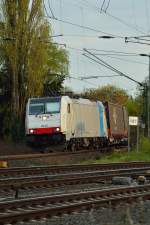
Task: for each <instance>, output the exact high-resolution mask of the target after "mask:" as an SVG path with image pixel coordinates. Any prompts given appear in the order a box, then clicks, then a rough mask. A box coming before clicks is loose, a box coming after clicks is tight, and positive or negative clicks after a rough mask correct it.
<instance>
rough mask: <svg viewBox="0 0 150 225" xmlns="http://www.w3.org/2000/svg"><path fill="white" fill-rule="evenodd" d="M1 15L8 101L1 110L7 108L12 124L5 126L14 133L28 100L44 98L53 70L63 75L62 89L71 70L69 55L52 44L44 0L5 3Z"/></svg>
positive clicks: (2, 73)
mask: <svg viewBox="0 0 150 225" xmlns="http://www.w3.org/2000/svg"><path fill="white" fill-rule="evenodd" d="M1 14H2V16H1V21H0V40H1V41H0V51H1V52H2V53H3V54H2V55H1V59H0V60H1V68H0V89H2V90H3V93H4V98H5V100H6V101H5V103H4V104H5V106H6V107H4V106H1V108H3V109H4V108H6V109H7V113H4V114H5V115H7V117H6V120H8V121H9V122H8V123H6V122H5V124H8V126H9V130H10V131H11V130H12V127H13V130H14V128H15V127H16V126H17V125H18V123H20V122H22V123H23V122H24V120H23V115H24V113H25V104H26V100H27V99H28V98H29V97H31V96H41V95H42V94H43V90H44V87H45V86H44V84H45V83H46V82H50V80H51V79H53V78H52V76H51V77H50V76H49V71H52V72H53V73H60V74H61V75H62V77H61V81H60V82H59V84H58V86H61V83H62V81H63V79H64V76H65V74H66V71H67V69H68V55H67V52H66V51H65V50H62V49H61V48H58V46H56V45H54V44H53V43H52V39H51V28H50V25H49V23H48V21H47V20H46V19H45V18H44V13H43V6H42V0H15V1H13V0H7V1H5V0H3V1H2V2H1ZM56 65H57V66H56ZM51 68H53V70H51ZM64 72H65V74H64ZM16 129H17V128H16Z"/></svg>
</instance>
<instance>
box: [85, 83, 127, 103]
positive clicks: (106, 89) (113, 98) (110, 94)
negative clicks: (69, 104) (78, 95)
mask: <svg viewBox="0 0 150 225" xmlns="http://www.w3.org/2000/svg"><path fill="white" fill-rule="evenodd" d="M82 96H84V97H87V98H91V99H94V100H96V99H98V100H100V101H103V102H105V101H110V102H113V103H118V104H122V105H124V104H126V102H127V100H128V94H127V92H126V91H125V90H123V89H121V88H118V87H116V86H113V85H106V86H102V87H99V88H97V89H87V90H85V91H84V92H83V93H82Z"/></svg>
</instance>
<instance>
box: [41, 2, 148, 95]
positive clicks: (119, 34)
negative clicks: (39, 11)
mask: <svg viewBox="0 0 150 225" xmlns="http://www.w3.org/2000/svg"><path fill="white" fill-rule="evenodd" d="M44 2H45V7H46V13H47V15H49V16H50V17H55V18H57V19H58V20H55V19H51V18H49V21H50V23H51V24H52V30H53V35H58V34H62V35H63V36H62V37H56V38H54V41H55V42H58V43H62V44H66V50H67V51H68V52H69V59H70V69H69V73H70V75H71V77H73V78H77V79H73V78H71V79H67V80H66V81H65V85H66V86H69V87H71V88H72V89H73V90H74V91H77V92H80V91H82V90H83V89H85V88H93V87H95V88H96V87H98V86H102V85H107V84H114V85H117V86H119V87H121V88H124V89H125V90H127V91H128V92H129V93H130V94H134V93H135V91H136V87H137V85H136V84H135V83H134V82H132V81H130V80H128V79H126V78H123V77H101V78H97V79H88V80H85V81H84V82H83V81H81V80H78V78H80V77H81V76H84V77H88V76H96V75H98V76H105V75H106V76H111V75H115V72H112V71H110V70H108V69H107V68H105V67H102V66H101V65H98V64H97V63H95V62H92V61H91V60H90V59H88V58H86V57H85V56H83V55H82V53H83V52H82V49H83V48H86V49H96V50H94V51H93V50H90V51H92V52H93V53H99V54H103V55H98V57H100V58H101V59H103V60H105V61H106V62H107V63H109V64H110V65H112V66H113V67H115V68H117V69H119V70H120V71H121V72H124V73H125V74H127V75H129V76H131V77H132V78H134V79H135V80H137V81H139V82H141V81H143V80H144V79H145V78H146V76H148V62H149V61H148V57H141V56H136V55H135V53H137V54H140V53H145V54H149V52H150V46H148V45H142V44H134V43H125V40H124V37H126V36H127V37H130V36H143V35H148V34H149V33H150V1H149V0H110V2H109V0H74V1H73V0H44ZM103 3H104V4H103ZM105 11H106V12H105ZM60 20H63V21H65V22H70V23H73V24H78V25H80V26H83V27H88V28H90V29H85V28H83V27H81V28H80V27H77V26H74V25H71V24H67V23H64V22H61V21H60ZM103 32H104V33H108V34H110V35H113V36H115V37H116V38H113V39H102V38H98V37H99V36H102V35H104V33H103ZM149 43H150V42H149ZM97 50H104V51H106V52H104V51H97ZM107 51H117V52H125V53H134V55H132V56H128V55H125V54H122V55H118V54H117V55H116V54H115V55H114V54H112V52H111V55H110V52H109V54H108V52H107ZM104 54H105V55H104Z"/></svg>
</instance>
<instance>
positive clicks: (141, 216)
mask: <svg viewBox="0 0 150 225" xmlns="http://www.w3.org/2000/svg"><path fill="white" fill-rule="evenodd" d="M149 215H150V201H145V202H143V201H142V200H141V201H139V202H138V203H134V204H132V205H131V204H130V205H128V204H126V205H118V206H117V207H116V208H111V207H110V208H100V209H98V210H95V209H91V210H90V211H82V212H80V213H77V212H74V213H71V214H65V215H62V216H60V217H56V216H55V217H52V218H49V219H48V218H47V219H45V218H43V219H41V220H39V221H35V220H32V221H28V222H19V223H17V224H16V225H41V224H42V225H149V224H150V222H149Z"/></svg>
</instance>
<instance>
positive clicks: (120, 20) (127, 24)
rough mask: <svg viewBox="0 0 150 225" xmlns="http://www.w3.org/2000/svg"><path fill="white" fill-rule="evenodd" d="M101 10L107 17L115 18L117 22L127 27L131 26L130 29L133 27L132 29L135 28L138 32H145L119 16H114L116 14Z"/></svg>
mask: <svg viewBox="0 0 150 225" xmlns="http://www.w3.org/2000/svg"><path fill="white" fill-rule="evenodd" d="M103 12H104V13H105V15H107V16H109V17H111V18H113V19H115V20H117V21H118V22H120V23H122V24H124V25H125V26H127V27H129V28H132V29H134V30H136V31H137V32H138V33H142V34H145V32H143V31H142V30H140V29H139V28H137V27H135V26H134V25H132V24H129V23H126V22H125V21H124V20H122V19H120V18H119V17H116V16H114V15H112V14H110V13H108V12H105V11H103Z"/></svg>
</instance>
